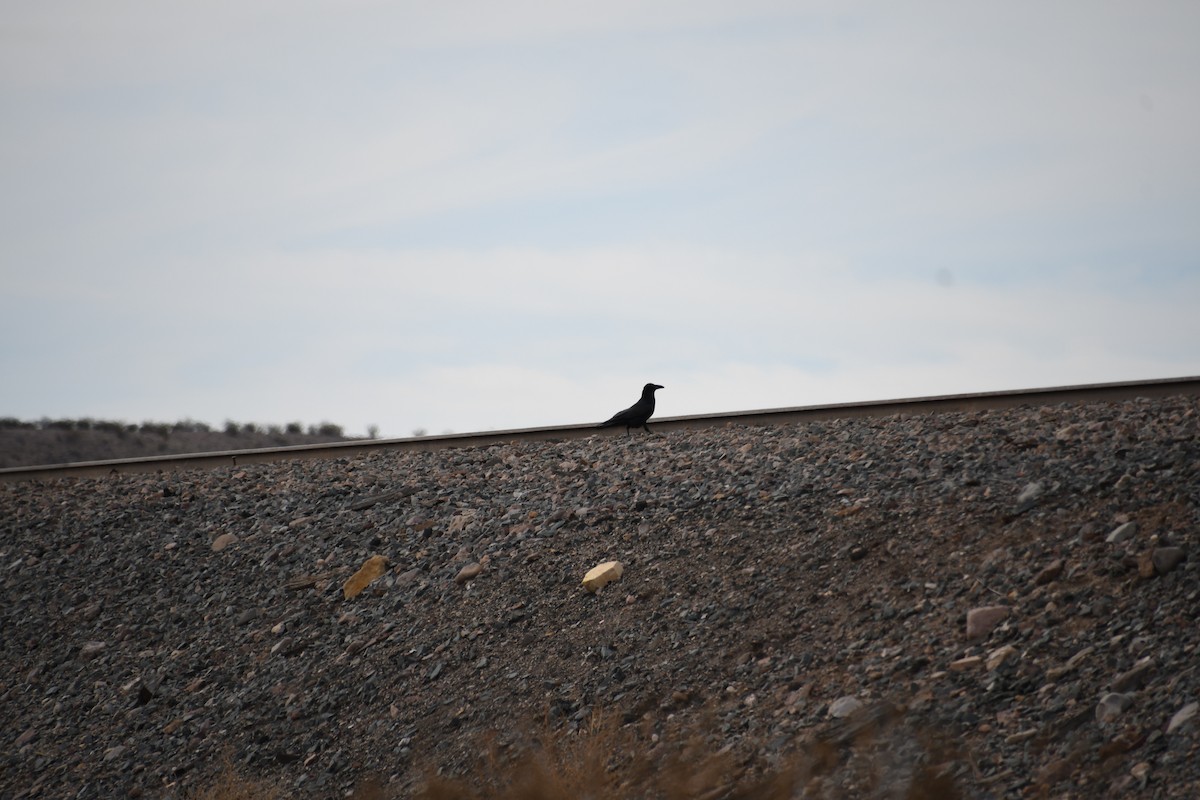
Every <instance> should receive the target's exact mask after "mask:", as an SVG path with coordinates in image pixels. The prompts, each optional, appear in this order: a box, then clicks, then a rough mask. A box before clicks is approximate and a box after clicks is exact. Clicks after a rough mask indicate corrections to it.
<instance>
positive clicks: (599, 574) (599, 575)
mask: <svg viewBox="0 0 1200 800" xmlns="http://www.w3.org/2000/svg"><path fill="white" fill-rule="evenodd" d="M624 572H625V567H623V566H622V565H621V562H620V561H605V562H604V563H603V564H599V565H597V566H595V567H592V568H591V569H590V570H588V574H587V575H584V576H583V588H585V589H587V590H588V591H589V592H598V591H599V590H600V589H602V588H604V587H605V586H607V585H608V584H610V583H612V582H613V581H615V580H617V579H618V578H620V577H621V575H622V574H623V573H624Z"/></svg>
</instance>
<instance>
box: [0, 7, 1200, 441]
mask: <svg viewBox="0 0 1200 800" xmlns="http://www.w3.org/2000/svg"><path fill="white" fill-rule="evenodd" d="M1198 42H1200V3H1196V2H1194V0H1183V1H1182V2H1176V3H1167V2H1138V3H1133V2H1095V1H1093V0H1080V2H1046V3H1032V2H1028V3H1027V2H1009V3H986V4H985V3H960V2H946V3H923V2H906V3H893V2H878V3H871V2H868V3H855V2H798V1H797V0H780V1H779V2H774V1H772V0H736V2H735V1H733V0H727V1H725V2H706V1H705V0H678V1H677V2H676V1H675V0H649V1H648V0H605V2H595V1H594V0H589V1H588V2H573V1H571V0H554V1H553V2H550V1H549V0H544V1H543V2H532V1H529V0H505V1H504V2H495V0H482V1H481V2H455V1H454V0H448V1H447V2H439V3H429V2H404V1H403V0H401V1H397V0H386V1H385V0H379V1H378V2H375V1H373V0H356V1H348V0H339V1H338V2H315V1H309V2H303V1H300V0H286V1H285V0H278V1H275V0H205V1H204V2H171V3H164V2H159V1H158V0H141V1H139V2H134V1H132V0H106V2H103V3H98V2H94V0H61V1H59V2H53V3H51V2H45V0H9V2H5V3H4V4H3V7H2V9H0V270H2V272H0V278H2V286H0V386H2V388H0V416H15V417H18V418H21V419H39V418H42V417H51V418H61V417H85V416H90V417H95V418H104V419H121V420H126V421H131V422H140V421H143V420H162V421H174V420H178V419H183V418H191V419H196V420H202V421H206V422H209V423H212V424H214V425H220V424H222V423H223V422H224V421H225V420H226V419H233V420H237V421H239V422H250V421H254V422H259V423H263V424H270V423H286V422H290V421H293V420H296V421H301V422H303V423H305V424H310V423H316V422H321V421H331V422H335V423H338V424H341V425H343V426H344V427H345V429H346V430H347V432H348V433H363V432H365V431H366V430H367V427H368V426H370V425H375V426H378V428H379V431H380V433H381V434H382V435H384V436H407V435H409V434H410V433H411V432H412V431H413V430H415V429H425V430H428V431H429V432H431V433H440V432H442V431H446V430H454V431H460V432H461V431H472V430H486V429H495V428H510V427H525V426H540V425H552V424H559V423H578V422H589V421H598V420H602V419H604V418H605V417H607V416H609V415H610V414H611V413H613V412H614V411H616V410H618V409H620V408H623V407H625V406H627V405H629V404H630V403H632V402H633V401H634V400H635V399H636V398H637V395H638V392H639V391H640V388H641V386H642V384H643V383H646V382H647V381H654V382H657V383H660V384H664V385H665V386H666V388H665V389H664V390H662V391H660V392H659V414H660V415H664V416H668V415H676V414H698V413H704V412H718V411H731V410H740V409H751V408H770V407H780V406H797V405H810V404H817V403H826V402H848V401H856V400H875V399H884V398H893V397H908V396H920V395H930V394H943V393H957V392H969V391H985V390H998V389H1018V388H1029V387H1036V386H1055V385H1066V384H1076V383H1091V382H1102V381H1119V380H1136V379H1144V378H1167V377H1178V376H1184V375H1197V374H1200V46H1198V44H1197V43H1198Z"/></svg>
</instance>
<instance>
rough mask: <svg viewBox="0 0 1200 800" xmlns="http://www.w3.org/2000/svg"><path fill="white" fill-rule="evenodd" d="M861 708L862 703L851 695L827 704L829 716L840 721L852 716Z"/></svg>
mask: <svg viewBox="0 0 1200 800" xmlns="http://www.w3.org/2000/svg"><path fill="white" fill-rule="evenodd" d="M862 707H863V702H862V701H861V700H859V699H858V698H857V697H854V696H853V695H847V696H846V697H839V698H838V699H837V700H834V701H833V702H832V703H830V704H829V711H828V713H829V716H831V717H833V718H834V719H842V718H844V717H848V716H850V715H851V714H853V713H854V712H855V711H858V710H859V709H860V708H862Z"/></svg>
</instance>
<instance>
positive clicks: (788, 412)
mask: <svg viewBox="0 0 1200 800" xmlns="http://www.w3.org/2000/svg"><path fill="white" fill-rule="evenodd" d="M1180 395H1188V396H1200V377H1184V378H1162V379H1155V380H1145V381H1122V382H1117V383H1097V384H1082V385H1075V386H1054V387H1047V388H1038V389H1014V390H1005V391H994V392H974V393H968V394H955V395H937V396H930V397H911V398H903V399H898V400H871V401H867V402H861V403H833V404H827V405H813V406H795V407H789V408H768V409H758V410H750V411H732V412H724V413H720V414H695V415H688V416H677V417H663V418H661V419H655V420H653V424H654V427H655V428H657V429H662V430H680V429H688V428H709V427H714V426H720V425H730V424H741V425H778V424H786V423H793V422H804V421H817V420H828V419H849V418H855V417H885V416H894V415H901V416H907V415H915V414H930V413H944V412H951V411H982V410H996V409H1003V408H1013V407H1015V406H1021V405H1051V404H1056V403H1071V402H1118V401H1124V400H1131V399H1134V398H1137V397H1146V398H1160V397H1171V396H1180ZM617 435H622V433H621V432H620V431H619V429H615V428H614V429H608V430H601V429H600V428H598V427H597V425H596V424H585V425H560V426H555V427H542V428H514V429H509V430H499V431H483V432H476V433H452V434H445V435H442V436H422V437H415V438H404V439H355V440H351V441H346V442H330V443H326V444H308V445H293V446H289V447H265V448H258V449H253V450H225V451H220V452H209V453H191V454H183V455H160V456H149V457H145V458H120V459H112V460H107V461H84V462H76V463H71V464H45V465H39V466H31V467H8V468H4V469H0V481H2V482H14V481H29V480H46V479H52V478H64V477H75V478H96V477H105V476H109V475H119V474H126V473H146V472H160V471H161V472H171V471H176V470H181V469H205V468H208V469H212V468H217V467H229V466H234V467H236V466H242V465H247V464H261V463H265V462H270V461H280V460H284V459H301V458H340V457H346V456H355V455H360V454H363V453H369V452H373V451H377V450H419V451H420V450H424V451H429V450H444V449H448V448H455V447H488V446H491V445H495V444H503V443H508V442H518V441H546V440H555V439H582V438H585V437H588V436H617Z"/></svg>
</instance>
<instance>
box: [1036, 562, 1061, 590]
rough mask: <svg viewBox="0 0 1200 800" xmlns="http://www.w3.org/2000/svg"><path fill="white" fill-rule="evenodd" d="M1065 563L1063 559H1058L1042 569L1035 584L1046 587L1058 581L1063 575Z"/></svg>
mask: <svg viewBox="0 0 1200 800" xmlns="http://www.w3.org/2000/svg"><path fill="white" fill-rule="evenodd" d="M1062 571H1063V562H1062V559H1061V558H1056V559H1054V560H1053V561H1051V562H1050V563H1049V564H1047V565H1046V566H1045V567H1043V568H1042V571H1041V572H1039V573H1038V574H1037V577H1035V578H1034V579H1033V582H1034V584H1035V585H1037V586H1045V585H1046V584H1047V583H1051V582H1053V581H1056V580H1058V576H1059V575H1061V574H1062Z"/></svg>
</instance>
